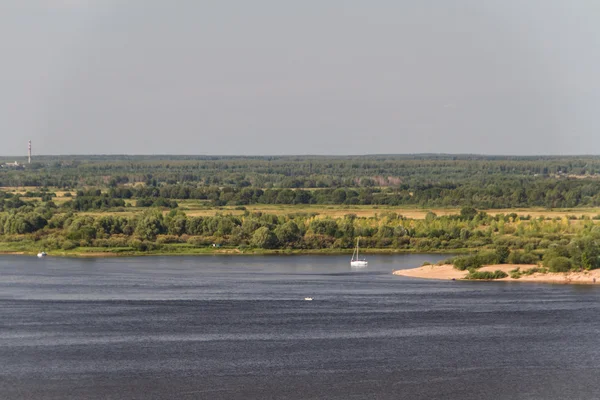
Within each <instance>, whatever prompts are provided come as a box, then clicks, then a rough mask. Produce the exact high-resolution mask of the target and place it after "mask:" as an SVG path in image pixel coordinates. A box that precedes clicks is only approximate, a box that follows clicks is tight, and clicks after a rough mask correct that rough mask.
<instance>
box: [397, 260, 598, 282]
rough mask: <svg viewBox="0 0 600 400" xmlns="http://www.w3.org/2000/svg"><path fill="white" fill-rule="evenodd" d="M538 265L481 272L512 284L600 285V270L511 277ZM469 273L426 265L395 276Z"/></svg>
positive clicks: (486, 268)
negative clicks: (496, 273)
mask: <svg viewBox="0 0 600 400" xmlns="http://www.w3.org/2000/svg"><path fill="white" fill-rule="evenodd" d="M534 267H537V265H531V264H497V265H486V266H484V267H481V268H479V271H490V272H493V271H496V270H501V271H504V272H506V273H507V274H509V276H507V277H506V278H502V279H493V281H503V282H506V281H511V282H540V283H565V284H600V270H598V269H597V270H592V271H582V272H548V273H540V272H536V273H533V274H531V275H522V276H521V277H520V278H518V279H515V278H511V277H510V271H512V270H514V269H516V268H519V270H520V271H521V272H525V271H527V270H529V269H531V268H534ZM467 274H468V271H459V270H457V269H455V268H454V266H453V265H451V264H443V265H424V266H422V267H418V268H412V269H400V270H397V271H394V275H400V276H408V277H412V278H423V279H438V280H466V279H465V278H466V276H467Z"/></svg>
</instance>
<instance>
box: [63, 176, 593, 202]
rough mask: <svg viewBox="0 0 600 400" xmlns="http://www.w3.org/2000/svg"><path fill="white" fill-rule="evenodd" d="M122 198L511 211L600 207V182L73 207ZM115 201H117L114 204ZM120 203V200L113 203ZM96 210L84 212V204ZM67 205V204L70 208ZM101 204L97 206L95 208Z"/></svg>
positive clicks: (183, 194) (182, 191) (245, 192)
mask: <svg viewBox="0 0 600 400" xmlns="http://www.w3.org/2000/svg"><path fill="white" fill-rule="evenodd" d="M118 199H139V200H138V202H137V206H140V207H147V206H152V205H154V206H162V207H171V208H173V207H176V206H177V203H176V202H174V200H187V199H196V200H206V201H209V202H210V204H212V205H215V206H224V205H230V206H232V205H233V206H235V205H241V206H243V205H249V204H345V205H389V206H402V205H418V206H425V207H444V206H451V207H462V206H471V207H476V208H511V207H548V208H553V207H577V206H599V205H600V181H596V180H582V179H561V180H556V179H535V178H530V179H527V180H525V179H521V180H510V179H502V180H500V179H496V180H494V179H490V182H488V183H487V184H482V185H479V184H464V185H456V184H451V183H446V184H443V183H440V184H422V185H415V187H412V188H408V187H405V186H404V185H400V187H397V188H337V189H316V190H308V189H256V188H251V187H245V188H236V187H215V186H200V187H194V186H190V185H163V186H161V187H151V186H150V187H148V186H139V187H131V188H130V187H118V188H111V189H109V190H106V191H104V192H102V193H101V191H100V190H94V191H89V190H88V191H78V192H77V197H76V198H75V199H74V200H73V202H72V203H69V204H71V205H72V206H73V208H74V209H76V210H85V209H90V208H106V207H110V206H123V203H122V202H121V201H118ZM111 200H113V201H112V202H111ZM114 200H116V201H114ZM82 203H85V204H93V205H94V207H87V206H86V207H82V206H81V204H82ZM69 204H68V205H69ZM96 205H97V206H98V207H96Z"/></svg>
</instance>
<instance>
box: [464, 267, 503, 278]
mask: <svg viewBox="0 0 600 400" xmlns="http://www.w3.org/2000/svg"><path fill="white" fill-rule="evenodd" d="M507 276H508V274H507V273H506V272H504V271H501V270H499V269H498V270H496V271H494V272H491V271H474V270H472V271H469V274H468V275H467V276H466V278H465V279H487V280H491V279H502V278H506V277H507Z"/></svg>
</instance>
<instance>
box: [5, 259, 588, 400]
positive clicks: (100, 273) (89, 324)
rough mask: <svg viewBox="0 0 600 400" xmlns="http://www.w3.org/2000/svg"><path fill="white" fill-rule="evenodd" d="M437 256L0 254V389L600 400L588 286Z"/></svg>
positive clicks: (90, 394)
mask: <svg viewBox="0 0 600 400" xmlns="http://www.w3.org/2000/svg"><path fill="white" fill-rule="evenodd" d="M439 258H440V257H439V256H431V255H428V256H423V255H396V256H370V257H369V262H370V264H369V267H368V268H366V269H364V270H352V269H350V267H349V262H348V261H349V260H348V257H345V256H344V257H339V256H289V257H279V256H277V257H225V256H219V257H149V258H122V259H90V260H87V259H56V258H50V257H48V258H46V259H41V260H38V259H36V258H30V257H0V398H2V399H561V400H562V399H595V398H600V387H599V386H600V384H598V383H597V378H598V377H599V376H600V336H599V335H600V306H599V304H600V290H599V288H596V287H591V286H565V285H543V284H527V283H500V282H495V283H484V282H451V281H427V280H419V279H411V278H403V277H398V276H393V275H391V272H392V271H393V270H395V269H400V268H410V267H414V266H418V265H420V264H421V263H422V262H423V261H425V260H428V261H432V262H433V261H436V260H437V259H439ZM306 296H310V297H313V298H314V300H313V301H304V300H303V299H304V297H306Z"/></svg>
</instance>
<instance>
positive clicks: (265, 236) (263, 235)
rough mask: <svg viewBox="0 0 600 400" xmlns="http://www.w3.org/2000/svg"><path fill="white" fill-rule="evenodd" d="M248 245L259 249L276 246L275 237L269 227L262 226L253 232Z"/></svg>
mask: <svg viewBox="0 0 600 400" xmlns="http://www.w3.org/2000/svg"><path fill="white" fill-rule="evenodd" d="M250 245H251V246H253V247H257V248H260V249H273V248H275V247H277V237H276V236H275V234H274V233H273V232H271V231H270V230H269V228H267V227H266V226H263V227H262V228H258V229H257V230H256V232H254V234H253V235H252V240H251V242H250Z"/></svg>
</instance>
